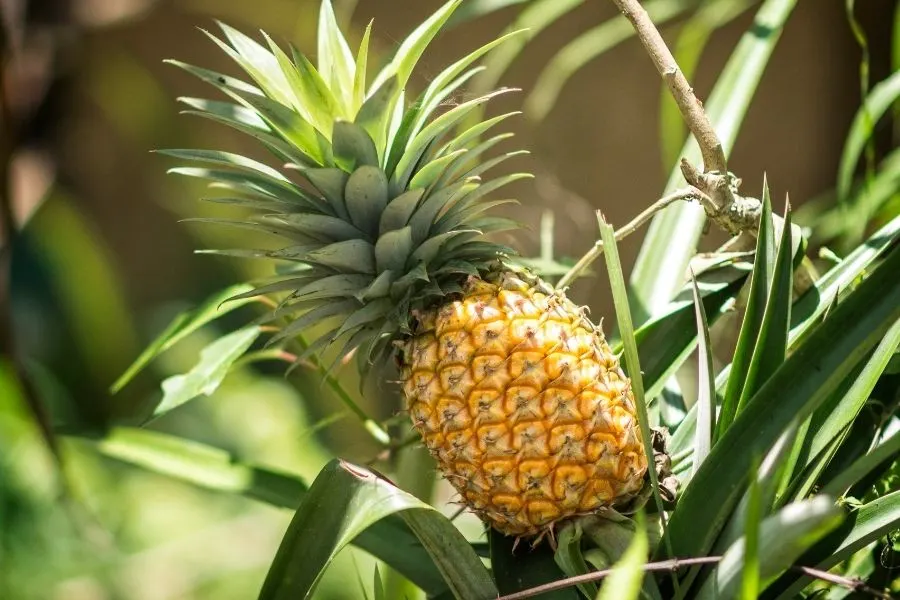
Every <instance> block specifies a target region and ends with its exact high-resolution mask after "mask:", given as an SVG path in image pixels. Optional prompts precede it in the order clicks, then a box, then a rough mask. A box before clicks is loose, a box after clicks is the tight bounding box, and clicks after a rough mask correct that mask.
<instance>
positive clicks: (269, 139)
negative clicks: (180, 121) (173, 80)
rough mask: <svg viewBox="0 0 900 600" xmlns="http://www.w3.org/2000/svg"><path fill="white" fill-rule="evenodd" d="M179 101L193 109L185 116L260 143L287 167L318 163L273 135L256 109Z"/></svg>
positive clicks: (230, 104)
mask: <svg viewBox="0 0 900 600" xmlns="http://www.w3.org/2000/svg"><path fill="white" fill-rule="evenodd" d="M178 101H179V102H181V103H183V104H186V105H188V106H190V107H191V108H193V109H194V110H185V111H181V112H182V114H188V115H196V116H199V117H203V118H205V119H210V120H212V121H215V122H216V123H221V124H223V125H227V126H229V127H232V128H234V129H236V130H238V131H240V132H242V133H245V134H247V135H249V136H250V137H252V138H254V139H256V140H258V141H259V142H260V143H261V144H263V145H264V146H265V147H266V148H268V149H269V151H270V152H272V153H273V154H274V155H275V156H277V157H278V158H279V159H280V160H282V161H284V162H286V163H296V164H298V165H305V164H313V163H315V162H316V161H313V160H312V159H311V158H310V157H309V156H307V155H306V154H305V153H303V152H298V150H297V149H296V148H295V147H294V146H292V145H290V144H288V143H287V142H285V141H284V140H283V139H281V138H280V137H276V136H275V135H273V131H272V128H271V127H269V126H268V124H266V122H265V121H264V120H263V119H262V118H261V117H260V116H259V114H257V112H256V111H255V110H253V109H250V108H247V107H246V106H241V105H239V104H234V103H232V102H219V101H215V100H204V99H203V98H184V97H182V98H179V99H178Z"/></svg>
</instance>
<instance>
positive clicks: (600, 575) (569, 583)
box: [497, 556, 891, 600]
mask: <svg viewBox="0 0 900 600" xmlns="http://www.w3.org/2000/svg"><path fill="white" fill-rule="evenodd" d="M721 560H722V557H721V556H700V557H695V558H670V559H669V560H661V561H658V562H650V563H645V564H644V565H643V566H642V570H643V571H644V572H645V573H649V572H657V571H669V572H674V571H677V570H679V569H682V568H684V567H690V566H696V565H711V564H716V563H718V562H720V561H721ZM791 569H792V570H794V571H797V572H799V573H802V574H804V575H807V576H809V577H813V578H815V579H819V580H821V581H825V582H827V583H831V584H833V585H839V586H841V587H843V588H846V589H848V590H851V591H854V592H860V593H864V594H868V595H870V596H872V597H873V598H881V599H883V600H891V596H890V594H887V593H885V592H883V591H881V590H877V589H875V588H873V587H870V586H868V585H866V584H865V582H863V581H862V580H861V579H850V578H848V577H842V576H840V575H835V574H834V573H829V572H828V571H822V570H819V569H813V568H811V567H800V566H794V567H791ZM614 570H615V569H614V568H612V569H603V570H602V571H594V572H592V573H585V574H584V575H575V576H573V577H566V578H565V579H560V580H558V581H552V582H550V583H545V584H543V585H539V586H536V587H533V588H528V589H526V590H521V591H519V592H514V593H512V594H507V595H505V596H498V598H497V600H524V599H525V598H533V597H535V596H538V595H540V594H546V593H548V592H555V591H558V590H562V589H565V588H568V587H573V586H576V585H580V584H582V583H591V582H596V581H601V580H603V579H605V578H606V577H608V576H609V575H611V574H612V573H613V571H614Z"/></svg>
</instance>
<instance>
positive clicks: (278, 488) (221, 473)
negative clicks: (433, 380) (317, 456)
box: [85, 427, 447, 596]
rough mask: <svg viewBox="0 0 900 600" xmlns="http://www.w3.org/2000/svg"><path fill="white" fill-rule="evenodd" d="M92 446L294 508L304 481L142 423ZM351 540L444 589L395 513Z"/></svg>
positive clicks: (434, 590)
mask: <svg viewBox="0 0 900 600" xmlns="http://www.w3.org/2000/svg"><path fill="white" fill-rule="evenodd" d="M85 441H86V442H88V443H91V444H93V445H94V447H95V448H96V449H97V451H98V452H100V453H101V454H103V455H105V456H108V457H110V458H114V459H116V460H121V461H123V462H126V463H129V464H132V465H135V466H138V467H142V468H145V469H147V470H150V471H153V472H156V473H160V474H163V475H166V476H168V477H173V478H175V479H179V480H182V481H185V482H187V483H190V484H193V485H196V486H199V487H203V488H206V489H210V490H214V491H217V492H225V493H231V494H240V495H242V496H246V497H248V498H252V499H254V500H259V501H262V502H266V503H268V504H271V505H273V506H276V507H279V508H287V509H290V510H296V509H297V507H298V506H299V505H300V502H301V500H302V499H303V496H304V495H305V494H306V492H307V490H308V487H307V485H306V484H305V483H304V482H303V481H302V480H301V479H300V478H298V477H296V476H294V475H291V474H289V473H283V472H280V471H275V470H271V469H267V468H264V467H260V466H256V465H253V464H248V463H244V462H240V461H239V460H237V458H236V457H235V456H234V455H232V454H230V453H228V452H226V451H224V450H221V449H219V448H215V447H212V446H207V445H205V444H201V443H198V442H195V441H192V440H186V439H183V438H179V437H176V436H172V435H169V434H165V433H160V432H157V431H152V430H148V429H136V428H126V427H117V428H114V429H113V430H112V431H110V432H109V433H107V434H106V436H104V437H102V438H99V439H96V440H91V439H86V440H85ZM352 543H353V545H355V546H357V547H358V548H361V549H363V550H365V551H366V552H368V553H370V554H372V555H373V556H375V557H377V558H379V559H381V560H383V561H385V562H386V563H387V564H389V565H390V566H391V567H393V568H394V569H397V570H398V571H400V572H401V573H403V574H404V575H405V576H406V577H408V578H409V579H410V580H412V581H413V582H415V583H416V584H417V585H418V586H419V587H421V588H422V589H423V590H425V591H426V592H427V593H428V594H429V595H434V596H437V595H440V594H441V593H443V592H446V591H447V585H446V584H445V583H444V580H443V577H442V576H441V574H440V572H439V571H438V570H437V568H436V567H435V566H434V563H433V562H432V560H431V558H430V557H429V555H428V553H427V552H426V551H425V548H424V547H423V546H422V544H421V543H420V542H419V540H418V539H417V538H416V536H415V535H413V533H412V531H411V530H410V529H409V526H407V525H406V523H405V522H404V521H403V519H402V518H401V517H399V516H398V515H390V516H388V517H386V518H384V519H382V520H380V521H377V522H375V523H373V524H372V525H371V526H370V527H369V528H368V529H366V530H364V531H363V532H362V533H360V534H359V535H358V536H356V537H355V538H354V539H353V542H352Z"/></svg>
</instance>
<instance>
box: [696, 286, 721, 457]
mask: <svg viewBox="0 0 900 600" xmlns="http://www.w3.org/2000/svg"><path fill="white" fill-rule="evenodd" d="M691 284H692V286H693V288H694V314H695V315H696V317H697V336H698V339H699V340H700V344H699V346H698V360H699V365H698V373H699V374H698V378H699V380H698V382H697V432H696V435H695V437H694V456H693V463H694V466H693V473H696V472H697V469H699V468H700V465H701V464H703V461H704V460H706V457H707V456H708V455H709V450H710V448H712V441H713V432H714V431H715V428H716V377H715V371H714V370H713V356H712V347H711V345H710V341H709V325H708V324H707V320H706V311H705V310H704V308H703V300H702V299H701V297H700V288H699V287H697V278H696V276H695V275H694V272H693V271H691Z"/></svg>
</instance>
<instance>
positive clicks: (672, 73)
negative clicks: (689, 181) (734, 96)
mask: <svg viewBox="0 0 900 600" xmlns="http://www.w3.org/2000/svg"><path fill="white" fill-rule="evenodd" d="M613 2H614V3H615V5H616V6H617V7H618V8H619V10H620V11H621V12H622V14H623V15H624V16H625V18H626V19H628V20H629V21H631V24H632V25H634V30H635V31H636V32H637V36H638V39H640V40H641V44H643V46H644V49H646V50H647V54H648V55H649V56H650V59H651V60H652V61H653V65H654V66H655V67H656V70H657V71H659V74H660V75H661V76H662V78H663V80H664V81H665V82H666V86H668V88H669V91H670V92H671V93H672V97H673V98H674V99H675V103H676V104H677V105H678V110H679V111H680V112H681V116H682V117H683V118H684V121H685V123H686V124H687V126H688V128H689V129H690V130H691V133H693V134H694V137H695V138H697V143H698V144H699V146H700V154H701V155H702V156H703V170H704V171H706V172H709V171H719V172H721V173H725V172H726V171H727V170H728V164H727V162H726V160H725V151H724V150H723V149H722V142H721V141H720V140H719V136H718V135H717V134H716V130H715V129H713V126H712V123H711V122H710V120H709V117H708V116H707V114H706V111H705V110H703V104H702V103H701V102H700V100H699V99H698V98H697V96H696V94H694V89H693V88H692V87H691V84H690V83H688V80H687V78H686V77H685V76H684V73H683V72H682V71H681V69H680V68H678V63H677V62H675V57H674V56H672V52H671V51H670V50H669V47H668V46H666V43H665V41H663V39H662V36H661V35H660V34H659V30H657V29H656V26H655V25H654V24H653V21H652V20H651V19H650V15H648V14H647V11H646V10H644V7H643V6H641V4H640V2H638V0H613Z"/></svg>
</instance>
